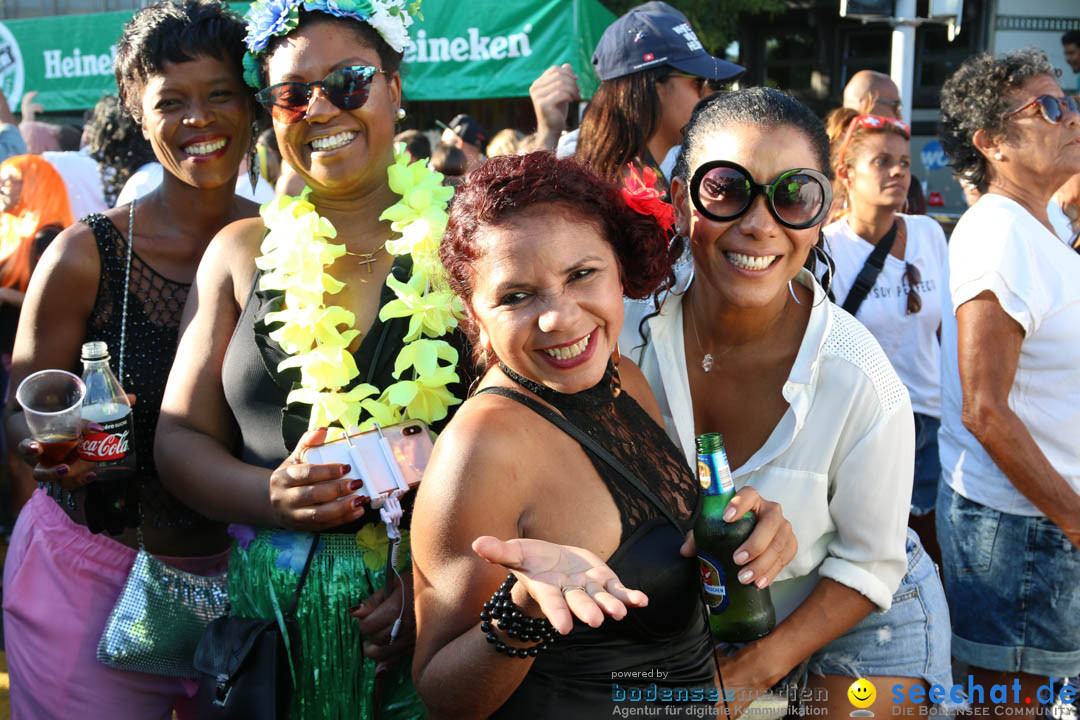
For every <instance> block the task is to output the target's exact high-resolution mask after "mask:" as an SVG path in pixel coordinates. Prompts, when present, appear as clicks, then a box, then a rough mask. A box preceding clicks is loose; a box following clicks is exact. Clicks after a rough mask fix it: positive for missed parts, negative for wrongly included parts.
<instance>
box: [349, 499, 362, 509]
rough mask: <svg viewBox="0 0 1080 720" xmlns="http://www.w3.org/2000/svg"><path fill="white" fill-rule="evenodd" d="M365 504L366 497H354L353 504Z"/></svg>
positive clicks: (355, 506)
mask: <svg viewBox="0 0 1080 720" xmlns="http://www.w3.org/2000/svg"><path fill="white" fill-rule="evenodd" d="M363 504H364V498H359V497H355V498H353V499H352V506H353V507H354V508H358V507H360V506H361V505H363Z"/></svg>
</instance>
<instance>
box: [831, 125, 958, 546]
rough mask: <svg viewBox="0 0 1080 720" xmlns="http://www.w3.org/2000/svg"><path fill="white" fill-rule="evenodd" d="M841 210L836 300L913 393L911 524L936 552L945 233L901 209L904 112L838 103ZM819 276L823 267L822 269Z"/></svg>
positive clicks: (906, 141) (906, 147)
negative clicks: (868, 111)
mask: <svg viewBox="0 0 1080 720" xmlns="http://www.w3.org/2000/svg"><path fill="white" fill-rule="evenodd" d="M826 127H827V128H828V132H829V138H830V140H831V142H832V166H833V168H834V169H835V171H836V182H835V183H834V185H833V190H834V194H835V195H838V196H840V197H841V198H843V201H842V207H843V208H844V211H843V212H842V214H841V216H840V219H839V220H837V221H836V222H834V223H832V224H830V225H829V226H827V227H826V228H825V230H824V233H825V240H826V243H827V247H828V250H829V254H830V255H831V256H832V259H833V262H834V263H835V268H834V272H833V275H832V278H831V279H832V287H831V290H832V294H833V297H834V298H835V299H836V304H837V305H840V306H841V307H842V308H844V310H846V311H847V312H849V313H851V314H852V315H854V316H855V318H856V319H857V320H858V321H859V322H861V323H862V324H863V325H865V326H866V329H867V330H869V331H870V332H871V333H872V334H873V336H874V339H875V340H877V341H878V343H879V344H880V345H881V349H882V350H884V351H885V355H886V356H887V357H888V358H889V362H890V363H892V366H893V369H894V370H896V374H897V375H898V376H899V377H900V380H901V381H902V382H903V383H904V387H906V388H907V390H908V393H909V394H910V396H911V407H912V409H913V410H914V411H915V482H914V487H913V490H912V494H911V515H912V518H911V527H913V528H915V530H916V531H917V532H918V533H919V535H920V536H921V538H922V540H923V541H924V542H925V543H926V545H927V549H928V550H929V551H930V554H931V556H932V557H934V558H937V557H939V556H940V552H938V551H937V541H936V539H935V533H934V516H933V511H934V505H935V503H936V501H937V486H938V479H939V478H940V477H941V462H940V461H939V460H938V441H937V436H938V427H939V426H940V425H941V345H940V342H939V340H938V330H939V328H940V326H941V293H942V292H943V288H944V285H945V283H946V282H947V281H946V280H945V255H946V253H947V252H948V250H947V245H946V244H945V233H944V232H943V231H942V229H941V226H940V225H938V223H937V221H936V220H934V219H933V218H931V217H928V216H926V215H906V214H903V213H899V212H897V210H898V209H899V208H901V207H903V206H904V205H905V204H906V202H907V192H908V186H909V185H910V184H911V143H910V140H911V130H910V128H909V127H908V126H907V124H906V123H904V122H903V121H902V120H896V119H894V118H887V117H879V116H877V115H860V114H859V113H858V112H857V111H855V110H851V109H850V108H839V109H837V110H834V111H833V112H832V113H830V114H829V117H828V119H827V120H826ZM819 277H820V275H819Z"/></svg>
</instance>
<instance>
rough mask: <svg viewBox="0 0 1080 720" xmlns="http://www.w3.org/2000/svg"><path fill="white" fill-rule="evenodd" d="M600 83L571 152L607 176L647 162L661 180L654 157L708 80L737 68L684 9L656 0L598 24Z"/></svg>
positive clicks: (674, 141)
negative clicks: (708, 44) (705, 41)
mask: <svg viewBox="0 0 1080 720" xmlns="http://www.w3.org/2000/svg"><path fill="white" fill-rule="evenodd" d="M593 65H594V66H595V67H596V74H597V75H598V76H599V78H600V81H601V82H600V86H599V87H598V88H597V90H596V94H595V95H593V98H592V101H591V102H590V103H589V108H588V110H587V111H586V113H585V117H584V118H583V119H582V122H581V130H580V133H579V135H578V139H577V151H576V157H577V158H578V159H579V160H581V161H582V162H584V163H585V164H586V165H588V166H589V167H590V168H592V170H593V171H594V172H596V173H597V174H599V175H600V176H601V177H603V178H605V179H606V180H609V181H615V182H621V180H622V178H623V177H624V175H625V173H626V166H627V164H629V163H633V164H634V166H635V167H636V168H637V169H638V171H639V172H640V171H641V169H642V168H645V167H650V168H652V169H653V171H655V172H656V173H657V175H658V176H659V177H660V181H659V182H660V184H659V186H658V187H659V188H660V190H661V191H663V190H666V188H667V179H666V178H664V177H663V173H662V172H661V171H660V162H661V161H662V160H663V159H664V157H665V156H666V155H667V154H668V151H669V150H671V149H672V148H673V147H676V146H678V145H680V144H681V143H682V129H683V126H685V125H686V123H687V122H689V120H690V114H691V112H692V111H693V109H694V105H696V104H697V102H698V100H700V99H701V98H703V97H705V96H706V95H708V94H709V93H711V92H712V91H711V90H710V89H709V86H708V83H709V82H710V81H712V82H730V81H732V80H734V79H735V78H737V77H738V76H739V75H741V74H742V72H743V70H744V68H743V67H741V66H739V65H735V64H733V63H729V62H727V61H726V60H721V59H720V58H717V57H713V56H712V55H710V54H709V53H707V52H706V51H705V49H704V47H702V45H701V42H700V41H699V40H698V38H697V36H696V35H695V34H694V31H693V29H692V28H691V27H690V23H689V21H688V20H687V19H686V16H685V15H683V14H682V13H681V12H679V11H678V10H676V9H675V8H673V7H671V6H670V5H668V4H667V3H664V2H649V3H645V4H644V5H639V6H638V7H636V8H634V9H632V10H630V11H629V12H628V13H626V14H625V15H623V16H622V17H620V18H619V19H618V20H616V21H615V22H614V23H612V24H611V25H610V26H608V28H607V30H605V31H604V34H603V35H602V36H601V37H600V42H599V43H598V44H597V46H596V52H595V53H593Z"/></svg>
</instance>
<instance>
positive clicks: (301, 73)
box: [156, 0, 459, 720]
mask: <svg viewBox="0 0 1080 720" xmlns="http://www.w3.org/2000/svg"><path fill="white" fill-rule="evenodd" d="M418 5H419V3H413V4H410V5H409V6H407V7H406V5H405V2H404V0H354V1H352V2H345V1H343V0H336V1H335V2H328V1H327V0H260V2H256V3H255V4H253V5H252V6H251V8H250V10H249V11H248V13H247V15H246V17H245V19H246V21H247V29H248V35H247V39H246V42H247V46H248V51H249V52H248V55H247V56H246V57H245V68H246V79H247V80H248V82H249V84H251V85H253V86H255V87H258V88H260V90H259V93H258V95H257V97H258V99H259V100H260V102H262V103H263V104H265V105H266V106H267V108H268V109H269V110H270V114H271V117H272V119H273V129H274V133H275V136H276V137H277V141H278V147H279V148H280V150H281V154H282V158H283V159H284V161H285V162H287V163H288V164H289V165H291V166H292V167H293V168H294V169H295V170H296V172H297V173H298V174H299V175H300V176H301V177H302V178H303V179H304V181H305V182H306V183H307V186H308V187H307V189H305V191H304V192H303V193H302V194H301V196H300V197H283V198H279V199H277V200H275V201H274V202H272V203H268V204H267V205H265V206H263V208H262V212H261V219H253V220H246V221H242V222H238V223H234V224H233V225H230V226H229V227H227V228H225V229H224V230H223V231H222V232H221V233H220V234H219V235H218V236H217V237H216V238H215V239H214V241H213V242H212V243H211V245H210V247H209V249H208V250H207V254H206V256H205V258H204V260H203V263H202V265H201V266H200V268H199V274H198V278H197V282H196V285H197V292H196V295H195V298H194V299H193V301H192V302H190V303H189V304H188V308H187V326H186V329H185V331H184V334H183V337H182V339H181V342H180V347H179V350H178V352H177V357H176V362H175V364H174V366H173V372H172V374H171V375H170V378H169V383H168V387H167V390H166V395H165V401H164V403H163V406H162V414H161V421H160V424H159V429H160V434H159V438H160V439H161V442H159V443H158V444H157V446H156V458H157V461H158V463H159V467H160V468H161V469H162V474H163V476H164V477H165V479H166V481H167V482H168V483H169V486H170V487H171V488H172V490H173V491H174V492H176V494H177V495H178V496H180V497H181V498H183V499H184V500H185V501H186V502H188V503H189V504H191V505H192V506H193V507H195V508H197V509H199V510H201V511H202V512H204V513H206V514H208V515H210V516H211V517H215V518H217V519H220V520H223V521H227V522H231V523H235V525H233V527H232V531H233V533H234V536H235V537H236V538H237V543H236V544H235V545H234V547H233V552H232V556H231V558H230V563H229V598H230V603H231V613H232V614H233V615H238V616H241V617H253V618H254V617H261V618H268V617H269V618H272V617H275V616H277V615H279V614H280V613H283V612H285V610H287V608H288V607H289V604H290V603H291V601H292V596H293V594H294V592H295V591H296V587H297V585H298V583H299V579H300V576H301V574H302V573H303V572H304V566H305V563H306V561H307V560H308V559H309V557H310V558H311V561H310V571H309V573H308V574H307V576H306V582H305V585H304V586H303V593H302V595H301V597H300V602H299V607H298V609H297V619H298V624H299V633H298V637H295V638H294V641H295V642H298V644H299V648H298V649H297V657H298V658H300V660H299V663H298V665H297V667H296V668H295V691H294V694H293V700H292V709H291V714H290V717H292V718H310V719H315V718H318V719H320V720H323V719H328V718H357V717H374V716H376V715H378V716H379V717H382V718H413V717H419V716H421V715H422V714H423V708H422V706H421V704H420V701H419V699H418V698H417V696H416V694H415V692H414V690H413V688H412V683H411V680H410V677H409V662H408V658H407V656H408V655H409V654H410V652H411V648H412V645H413V640H414V635H415V631H414V629H413V627H414V623H413V620H412V593H411V585H412V581H411V574H410V573H408V572H406V569H407V566H408V561H407V553H402V557H401V558H399V560H400V561H401V562H400V563H399V568H398V569H399V570H400V571H401V574H402V578H403V580H402V582H393V588H392V590H391V591H390V592H389V593H386V592H384V591H383V589H382V588H383V587H384V585H386V577H385V575H386V568H387V557H388V553H389V550H388V547H389V546H388V540H387V531H386V529H385V527H384V525H383V524H382V523H381V522H380V520H379V517H378V515H379V513H378V512H372V511H371V510H370V508H366V507H365V505H364V504H363V503H362V502H361V500H360V499H359V498H357V497H355V496H354V494H353V491H354V490H356V489H357V486H358V485H359V481H354V480H350V479H349V478H347V477H346V476H347V473H348V472H349V467H348V466H346V465H341V464H338V463H332V464H319V465H315V464H309V463H306V462H305V460H304V455H305V452H306V450H307V449H309V448H311V447H312V446H315V445H319V444H321V443H322V442H323V441H324V440H325V439H326V436H327V432H328V430H327V428H328V427H330V426H334V427H335V428H343V427H345V428H347V427H349V426H352V425H360V426H364V425H370V424H371V423H372V422H374V421H378V422H379V423H380V424H381V425H389V424H393V423H395V422H398V421H399V420H401V419H408V418H417V419H421V420H424V421H426V422H429V423H432V422H438V421H440V420H443V419H444V418H445V417H446V415H447V412H448V408H449V406H452V405H455V404H457V403H458V400H457V399H455V398H454V396H453V394H452V392H451V391H452V390H453V388H454V386H455V385H456V383H457V381H458V376H457V374H456V372H455V366H456V363H457V360H458V356H459V353H458V351H457V350H456V349H455V348H454V347H452V346H451V345H450V344H449V343H447V342H446V341H445V340H443V339H440V338H441V336H443V335H445V334H446V333H448V332H451V331H452V330H453V329H454V327H455V326H456V320H455V318H454V315H453V313H452V311H451V308H452V304H451V299H450V297H451V296H450V294H449V291H448V290H445V289H442V287H443V286H442V281H441V277H440V275H439V274H438V273H437V272H436V270H438V268H439V262H438V255H437V253H438V247H439V239H440V237H441V235H442V232H443V229H444V227H445V224H446V214H445V205H446V202H447V201H448V200H449V195H450V194H451V193H452V191H451V190H449V189H445V188H442V187H441V185H440V181H441V176H439V175H438V174H436V173H431V172H429V171H428V170H427V169H426V167H425V166H424V165H423V164H422V163H419V164H413V165H409V164H408V159H407V157H406V156H405V155H404V154H403V153H397V155H396V156H395V149H394V147H393V144H392V138H393V135H394V123H395V120H396V119H399V118H400V117H401V116H402V115H403V113H402V112H401V110H400V106H401V77H400V75H399V74H398V67H399V64H400V62H401V59H402V50H403V49H404V43H405V42H406V41H407V38H408V36H407V27H408V25H409V24H411V23H412V15H413V14H415V13H416V12H417V11H418V7H417V6H418ZM330 432H335V431H334V430H331V431H330ZM403 532H404V533H405V536H406V539H407V531H403ZM314 533H320V535H319V536H318V538H319V539H318V542H317V543H316V541H315V537H316V536H315V535H314ZM313 546H314V550H313V553H314V554H313V555H312V554H311V553H310V552H309V551H310V550H312V548H313ZM391 579H393V578H392V577H391ZM402 614H403V615H404V617H403V619H402V622H401V623H399V622H397V621H398V618H399V616H400V615H402ZM395 634H397V635H398V636H397V637H396V641H395V638H394V635H395Z"/></svg>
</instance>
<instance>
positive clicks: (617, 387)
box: [611, 342, 622, 397]
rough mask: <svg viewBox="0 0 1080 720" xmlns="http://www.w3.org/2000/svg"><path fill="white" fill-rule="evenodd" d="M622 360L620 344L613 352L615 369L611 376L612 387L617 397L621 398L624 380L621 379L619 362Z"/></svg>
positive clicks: (612, 360)
mask: <svg viewBox="0 0 1080 720" xmlns="http://www.w3.org/2000/svg"><path fill="white" fill-rule="evenodd" d="M620 360H622V355H621V354H620V353H619V343H618V342H616V343H615V349H614V350H613V351H612V352H611V365H612V367H613V368H614V370H613V372H612V374H611V386H612V389H613V390H614V391H615V397H619V395H620V394H621V393H622V380H621V379H620V378H619V361H620Z"/></svg>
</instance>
